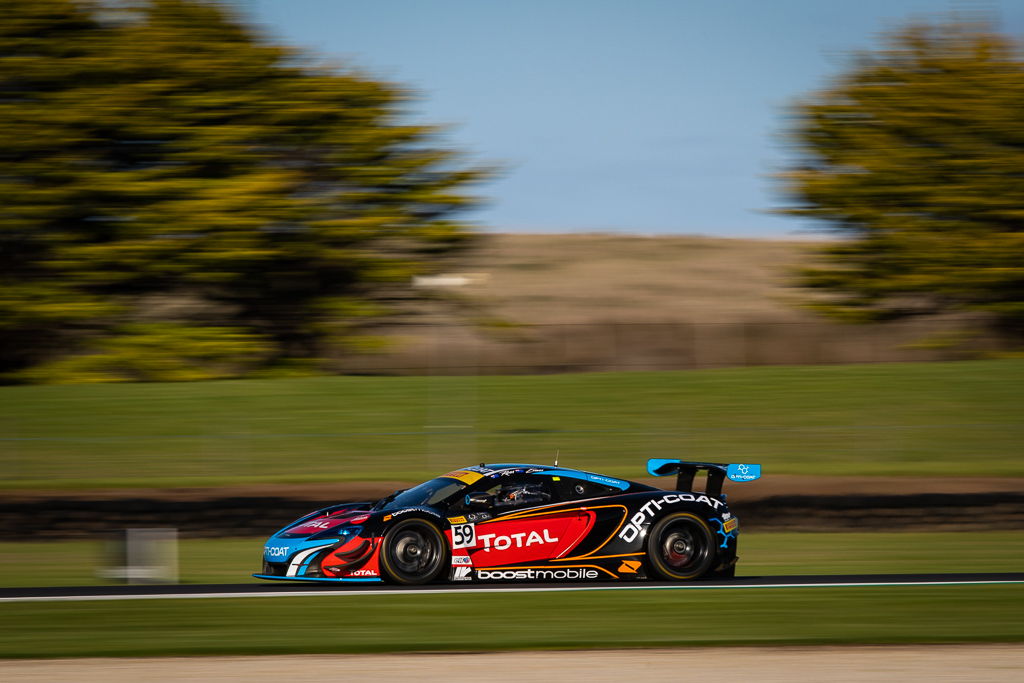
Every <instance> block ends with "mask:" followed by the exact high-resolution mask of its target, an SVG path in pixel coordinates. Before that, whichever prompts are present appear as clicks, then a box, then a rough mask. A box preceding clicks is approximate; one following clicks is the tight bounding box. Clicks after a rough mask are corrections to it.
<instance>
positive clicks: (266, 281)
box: [0, 0, 484, 379]
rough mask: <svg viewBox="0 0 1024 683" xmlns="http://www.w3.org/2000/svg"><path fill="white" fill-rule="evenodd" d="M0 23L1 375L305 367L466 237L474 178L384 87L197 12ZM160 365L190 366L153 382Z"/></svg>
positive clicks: (25, 12) (80, 13) (92, 14)
mask: <svg viewBox="0 0 1024 683" xmlns="http://www.w3.org/2000/svg"><path fill="white" fill-rule="evenodd" d="M0 13H2V16H0V19H2V20H0V202H2V203H3V205H4V207H5V212H4V215H3V216H2V217H0V320H2V321H3V322H2V323H0V325H2V326H3V327H2V328H0V333H2V334H3V335H4V337H5V340H6V342H5V343H4V345H3V348H2V350H0V354H2V355H0V372H7V373H8V376H11V373H19V372H20V373H22V374H21V375H20V376H22V377H25V376H28V377H31V378H37V379H45V378H47V377H51V376H53V373H54V372H57V373H58V375H59V376H67V373H69V372H71V373H72V374H73V372H74V371H73V370H72V369H73V368H79V369H81V371H82V372H83V373H84V376H85V377H86V378H88V379H97V378H102V377H107V378H110V379H164V378H170V379H174V378H179V377H188V378H193V377H197V376H199V377H201V376H224V375H230V374H234V373H237V372H241V371H244V370H245V369H247V368H252V367H256V366H259V365H266V364H271V365H274V364H282V363H289V362H294V361H299V362H314V361H315V360H316V359H318V358H321V357H323V356H324V355H325V354H326V353H327V352H328V349H329V348H330V347H331V346H332V345H336V344H338V343H339V342H343V341H344V340H345V339H346V338H347V336H348V335H349V334H350V333H351V331H352V329H353V328H354V327H358V325H359V324H360V322H361V321H363V320H366V319H367V318H370V317H373V316H375V315H378V314H380V313H381V312H382V311H383V310H385V309H386V308H387V307H388V303H389V302H394V301H395V300H396V299H401V298H402V297H407V296H410V294H409V292H410V290H409V287H408V283H409V281H410V279H411V276H412V275H414V274H418V273H422V272H430V271H431V270H432V269H434V268H435V267H436V264H437V262H438V259H440V258H441V257H443V256H444V255H445V254H448V253H451V252H452V251H454V250H456V249H458V248H459V247H460V246H463V245H465V244H466V243H468V242H469V241H470V240H471V238H472V232H471V230H470V229H469V226H467V225H466V224H464V223H462V222H459V221H457V220H455V219H454V218H453V216H454V215H455V214H457V213H458V212H459V211H461V210H463V209H465V208H467V207H469V206H472V205H473V204H474V203H475V200H474V199H473V198H472V197H470V196H467V195H466V194H464V187H465V186H466V185H467V184H469V183H472V182H475V181H478V180H480V179H481V178H482V177H483V176H484V173H483V171H482V170H481V169H477V168H466V167H463V166H462V164H461V163H460V161H459V159H458V157H457V156H456V154H455V153H454V152H453V151H451V150H449V149H444V148H441V147H439V146H437V144H436V142H435V139H436V137H437V132H438V131H437V130H436V129H435V128H433V127H429V126H422V125H411V124H407V123H403V121H402V118H403V113H404V112H403V110H402V107H404V105H405V103H406V102H407V101H408V99H409V98H410V94H409V93H407V92H405V91H403V90H400V89H399V88H397V87H395V86H392V85H389V84H386V83H383V82H380V81H376V80H373V79H370V78H368V77H365V76H362V75H359V74H357V73H353V72H350V71H344V70H341V69H338V68H334V69H328V68H326V67H322V66H319V65H317V64H315V63H313V62H312V61H311V60H309V59H305V58H303V57H302V55H300V54H299V53H297V52H295V51H293V50H289V49H286V48H282V47H278V46H274V45H271V44H269V43H267V42H266V41H264V40H262V39H261V38H259V37H257V36H256V35H254V33H253V31H252V30H251V29H249V28H247V27H246V26H244V25H243V24H241V23H240V22H239V21H237V20H236V19H235V18H233V17H232V16H231V15H230V13H229V12H227V11H226V10H225V8H224V7H222V6H220V5H218V4H216V3H213V2H203V1H200V0H151V1H149V2H140V3H136V4H131V3H117V4H103V3H101V2H87V1H85V0H7V2H6V3H5V5H4V7H3V9H2V10H0ZM196 345H198V348H190V347H193V346H196ZM142 348H144V349H146V350H147V351H146V354H143V355H147V354H148V355H147V358H149V361H147V362H146V363H143V364H139V363H136V362H133V360H132V359H133V358H137V357H138V354H137V353H135V352H134V351H132V352H127V351H126V349H134V350H136V351H137V350H138V349H142ZM159 352H162V353H165V354H167V362H166V363H164V364H163V365H164V366H166V367H168V368H179V369H180V368H181V367H183V366H182V364H181V362H180V361H181V359H182V358H189V359H191V360H190V361H189V362H190V363H192V364H193V365H194V366H196V367H193V369H192V371H189V372H185V373H182V372H179V371H178V370H174V371H171V372H170V374H169V376H165V375H163V374H161V373H160V372H159V371H158V369H159V368H160V367H161V365H162V364H161V363H160V362H159V357H158V356H159ZM154 353H156V354H157V356H154V355H153V354H154ZM203 358H205V359H207V361H205V363H206V366H208V367H209V368H211V369H210V371H209V372H208V373H206V374H204V373H203V372H202V371H200V370H201V366H203V364H204V361H202V360H201V359H203ZM231 358H235V359H236V360H237V361H240V362H236V363H234V364H232V363H229V362H227V361H228V359H231ZM55 359H56V364H50V365H44V366H43V367H42V368H40V367H35V369H34V370H32V371H31V372H29V374H28V375H25V374H24V371H25V369H26V368H31V367H33V366H38V365H39V364H40V363H41V362H49V361H54V360H55ZM196 364H198V365H196ZM212 368H216V369H215V370H214V369H212Z"/></svg>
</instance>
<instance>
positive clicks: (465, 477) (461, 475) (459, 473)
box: [444, 470, 484, 484]
mask: <svg viewBox="0 0 1024 683" xmlns="http://www.w3.org/2000/svg"><path fill="white" fill-rule="evenodd" d="M444 476H446V477H448V478H449V479H457V480H459V481H461V482H462V483H463V484H475V483H477V482H478V481H480V480H481V479H483V476H484V475H483V474H481V473H480V472H470V471H469V470H455V471H454V472H449V473H448V474H446V475H444Z"/></svg>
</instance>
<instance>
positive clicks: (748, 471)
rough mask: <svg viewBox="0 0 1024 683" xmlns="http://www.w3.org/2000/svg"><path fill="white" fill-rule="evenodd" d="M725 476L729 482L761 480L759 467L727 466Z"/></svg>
mask: <svg viewBox="0 0 1024 683" xmlns="http://www.w3.org/2000/svg"><path fill="white" fill-rule="evenodd" d="M725 476H727V477H729V479H730V480H731V481H754V480H755V479H760V478H761V466H760V465H729V467H727V468H726V470H725Z"/></svg>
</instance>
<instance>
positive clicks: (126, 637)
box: [0, 585, 1024, 657]
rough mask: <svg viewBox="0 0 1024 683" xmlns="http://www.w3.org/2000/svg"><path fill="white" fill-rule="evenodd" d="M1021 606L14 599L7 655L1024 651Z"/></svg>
mask: <svg viewBox="0 0 1024 683" xmlns="http://www.w3.org/2000/svg"><path fill="white" fill-rule="evenodd" d="M1022 598H1024V588H1022V587H1021V586H1012V585H1008V586H997V585H984V586H944V587H900V588H890V587H874V588H842V589H836V588H810V589H805V590H795V589H745V590H699V591H693V590H687V591H682V590H638V591H596V592H586V593H543V594H538V593H502V594H484V595H481V594H467V595H450V594H444V595H441V594H435V595H401V596H357V595H348V596H345V595H325V596H322V597H315V598H281V597H274V598H253V599H224V600H221V599H215V600H136V601H127V602H116V603H112V602H74V603H34V604H25V603H15V604H8V605H4V606H3V614H4V618H3V619H2V620H0V657H72V656H90V657H96V656H153V655H213V654H245V655H256V654H260V655H265V654H289V653H295V654H298V653H332V652H408V651H441V650H460V651H465V650H516V649H561V648H622V647H668V646H671V647H677V646H688V645H738V644H746V645H767V644H773V645H782V644H807V645H810V644H839V643H956V642H1017V641H1022V640H1024V620H1022V619H1021V618H1020V605H1021V600H1022Z"/></svg>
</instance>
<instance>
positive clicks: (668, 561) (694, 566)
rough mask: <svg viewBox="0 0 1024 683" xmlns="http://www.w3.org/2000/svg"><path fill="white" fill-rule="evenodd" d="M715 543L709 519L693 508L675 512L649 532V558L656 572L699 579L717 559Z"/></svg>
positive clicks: (672, 578)
mask: <svg viewBox="0 0 1024 683" xmlns="http://www.w3.org/2000/svg"><path fill="white" fill-rule="evenodd" d="M714 543H715V542H714V534H713V533H712V532H711V527H709V526H708V523H707V522H705V521H704V520H703V519H701V518H700V517H698V516H697V515H695V514H692V513H690V512H675V513H672V514H670V515H667V516H665V517H663V518H662V519H660V520H658V522H657V523H655V524H654V526H653V527H651V531H650V533H649V534H648V535H647V560H648V562H649V563H650V566H651V569H652V570H653V573H654V574H656V575H657V576H660V577H661V578H663V579H669V580H670V581H686V580H688V579H696V578H697V577H699V576H703V575H704V574H706V573H707V571H708V570H709V569H710V568H711V565H712V564H713V563H714V561H715V545H714Z"/></svg>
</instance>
